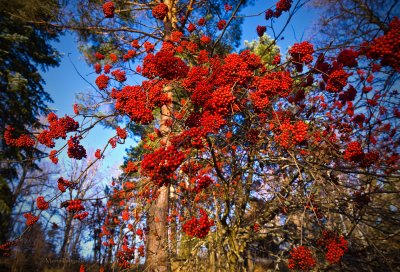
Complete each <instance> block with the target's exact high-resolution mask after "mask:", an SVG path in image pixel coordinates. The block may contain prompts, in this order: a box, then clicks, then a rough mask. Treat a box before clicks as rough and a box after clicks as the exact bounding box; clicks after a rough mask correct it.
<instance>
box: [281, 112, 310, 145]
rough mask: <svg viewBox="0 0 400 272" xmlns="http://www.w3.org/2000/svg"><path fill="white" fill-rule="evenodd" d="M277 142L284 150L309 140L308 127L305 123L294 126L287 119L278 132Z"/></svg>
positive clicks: (300, 122)
mask: <svg viewBox="0 0 400 272" xmlns="http://www.w3.org/2000/svg"><path fill="white" fill-rule="evenodd" d="M276 133H277V134H276V135H275V141H276V142H277V143H278V144H279V145H280V146H282V147H283V148H291V147H293V146H294V145H295V144H300V143H302V142H304V141H305V140H306V139H307V135H308V125H307V124H306V123H304V122H303V121H297V122H296V123H294V124H291V123H290V120H289V119H286V120H285V121H284V122H282V123H281V124H280V126H279V127H278V128H277V130H276Z"/></svg>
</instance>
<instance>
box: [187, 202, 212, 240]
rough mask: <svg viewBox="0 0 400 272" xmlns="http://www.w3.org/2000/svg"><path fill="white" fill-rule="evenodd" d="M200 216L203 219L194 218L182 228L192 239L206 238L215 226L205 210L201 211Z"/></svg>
mask: <svg viewBox="0 0 400 272" xmlns="http://www.w3.org/2000/svg"><path fill="white" fill-rule="evenodd" d="M200 214H201V217H200V218H199V219H197V218H196V217H192V219H190V220H188V221H186V222H185V223H184V224H183V226H182V230H183V231H184V232H185V233H186V234H187V235H189V236H190V237H197V238H204V237H206V236H207V234H208V232H209V231H210V227H212V226H214V221H213V220H211V219H209V218H208V215H207V213H206V212H205V211H204V210H203V209H200Z"/></svg>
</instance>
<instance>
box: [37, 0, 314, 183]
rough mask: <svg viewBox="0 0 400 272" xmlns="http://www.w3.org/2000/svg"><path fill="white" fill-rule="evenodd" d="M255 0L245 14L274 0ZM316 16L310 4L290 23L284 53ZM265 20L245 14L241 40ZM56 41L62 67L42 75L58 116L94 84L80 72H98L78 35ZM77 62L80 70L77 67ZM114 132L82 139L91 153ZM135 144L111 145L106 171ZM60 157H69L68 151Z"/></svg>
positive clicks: (304, 34)
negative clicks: (88, 60) (82, 49)
mask: <svg viewBox="0 0 400 272" xmlns="http://www.w3.org/2000/svg"><path fill="white" fill-rule="evenodd" d="M256 2H257V3H256V4H255V5H253V6H249V7H246V8H245V9H244V10H243V12H242V14H246V15H254V14H258V13H260V12H261V11H262V10H265V9H267V8H269V7H271V3H273V2H267V1H256ZM286 18H287V14H283V15H282V16H281V18H279V19H278V20H277V21H276V31H277V32H279V31H280V29H281V27H282V26H283V24H284V22H285V21H286ZM315 19H316V12H315V11H314V10H312V9H310V8H307V7H303V8H302V10H301V11H300V12H298V13H297V14H296V15H295V16H294V17H293V19H292V21H291V22H290V23H289V25H288V26H287V28H286V31H285V35H284V39H283V40H279V42H278V45H279V46H280V47H281V53H283V54H285V53H286V51H287V49H288V46H289V45H291V44H293V43H295V42H299V41H301V38H302V37H303V39H302V40H305V38H307V37H310V35H311V32H310V29H311V26H312V23H313V21H314V20H315ZM266 24H267V22H266V21H265V19H264V14H262V15H260V16H257V17H248V18H246V19H245V22H244V24H243V37H242V41H244V40H248V41H252V40H254V39H257V38H258V36H257V33H256V27H257V25H266ZM267 34H268V35H272V33H271V29H269V28H268V29H267ZM243 44H244V42H242V45H243ZM54 45H55V47H56V48H57V50H58V51H59V52H60V53H61V54H62V61H61V64H60V66H59V67H57V68H52V69H50V70H49V71H47V72H46V73H44V75H43V77H44V79H45V81H46V86H45V89H46V91H47V92H48V93H49V94H50V95H51V97H52V99H53V100H54V103H52V104H49V107H50V108H51V109H54V110H56V113H57V114H58V115H59V116H64V115H65V114H68V115H73V108H72V105H73V104H74V103H75V102H76V98H75V95H76V94H77V93H82V92H87V91H90V90H93V88H92V86H90V85H89V84H88V83H87V82H86V81H85V80H84V79H82V78H81V76H83V77H84V78H85V79H86V80H87V81H89V82H91V83H92V84H94V81H95V79H96V74H94V72H93V68H91V67H89V66H88V65H87V64H86V62H85V61H84V59H83V56H82V55H81V54H80V53H79V51H78V50H77V43H76V38H75V36H74V35H73V34H71V33H67V34H66V35H64V36H62V37H61V39H60V42H58V43H55V44H54ZM74 66H75V67H76V70H77V71H78V72H79V73H78V72H77V71H76V70H75V68H74ZM79 74H80V75H79ZM114 135H115V132H114V131H113V130H111V129H105V128H104V127H101V126H97V127H96V128H95V129H93V130H92V131H91V133H90V134H89V135H88V137H87V138H85V139H84V140H83V141H82V143H83V145H84V146H85V147H86V149H87V150H88V151H89V154H90V152H93V151H94V150H96V149H97V148H102V147H103V146H104V145H105V144H106V143H107V141H108V139H109V138H111V137H112V136H114ZM132 144H134V141H133V140H128V141H127V142H126V143H125V145H117V148H115V149H112V150H111V149H109V150H108V152H106V158H105V159H104V162H103V171H105V172H107V173H112V175H116V174H117V172H116V169H118V166H119V165H120V164H121V163H122V162H123V157H124V155H125V149H126V148H128V147H129V146H130V145H132ZM64 153H65V152H64ZM61 157H62V158H64V159H68V157H67V156H66V155H65V154H64V155H63V156H61ZM110 179H111V177H110Z"/></svg>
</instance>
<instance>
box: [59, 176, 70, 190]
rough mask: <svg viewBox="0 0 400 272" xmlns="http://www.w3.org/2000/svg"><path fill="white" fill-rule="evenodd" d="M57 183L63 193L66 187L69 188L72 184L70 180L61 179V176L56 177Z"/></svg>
mask: <svg viewBox="0 0 400 272" xmlns="http://www.w3.org/2000/svg"><path fill="white" fill-rule="evenodd" d="M57 183H58V189H59V190H60V191H61V192H63V193H64V192H65V191H66V190H67V188H70V187H72V185H73V183H72V182H70V181H68V180H66V179H63V178H62V177H61V178H59V179H58V181H57Z"/></svg>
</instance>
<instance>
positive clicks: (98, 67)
mask: <svg viewBox="0 0 400 272" xmlns="http://www.w3.org/2000/svg"><path fill="white" fill-rule="evenodd" d="M94 71H95V73H96V74H100V73H101V64H100V63H96V64H95V65H94Z"/></svg>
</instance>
